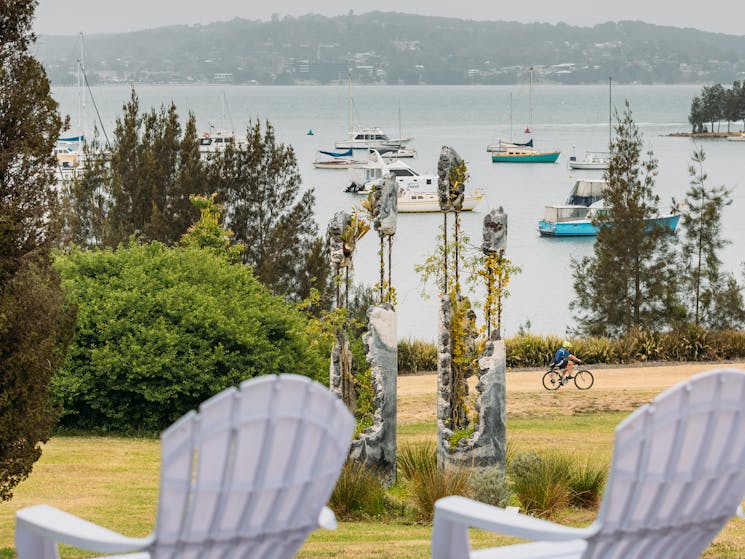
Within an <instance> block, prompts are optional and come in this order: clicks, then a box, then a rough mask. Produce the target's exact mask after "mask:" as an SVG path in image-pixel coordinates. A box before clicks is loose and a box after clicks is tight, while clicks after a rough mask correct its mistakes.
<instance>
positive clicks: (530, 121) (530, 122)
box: [525, 66, 533, 134]
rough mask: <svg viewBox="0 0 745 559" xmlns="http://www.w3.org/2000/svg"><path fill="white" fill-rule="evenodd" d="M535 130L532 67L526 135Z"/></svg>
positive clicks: (531, 70) (531, 68)
mask: <svg viewBox="0 0 745 559" xmlns="http://www.w3.org/2000/svg"><path fill="white" fill-rule="evenodd" d="M532 128H533V67H532V66H531V67H530V86H529V88H528V126H527V128H525V133H526V134H530V133H531V132H530V131H531V130H532Z"/></svg>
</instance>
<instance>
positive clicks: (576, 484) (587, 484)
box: [569, 460, 608, 509]
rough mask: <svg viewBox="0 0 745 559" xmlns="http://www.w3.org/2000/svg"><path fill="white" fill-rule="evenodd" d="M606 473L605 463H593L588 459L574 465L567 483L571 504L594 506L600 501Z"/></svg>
mask: <svg viewBox="0 0 745 559" xmlns="http://www.w3.org/2000/svg"><path fill="white" fill-rule="evenodd" d="M607 475H608V468H607V465H605V464H601V465H593V464H592V463H591V462H590V460H588V461H587V462H586V463H585V464H583V465H582V466H579V465H575V467H574V468H572V478H571V480H570V483H569V488H570V489H571V492H572V494H571V498H570V502H571V504H572V505H574V506H576V507H582V508H591V509H594V508H596V507H597V506H598V504H599V503H600V496H601V495H602V493H603V488H604V487H605V480H606V478H607Z"/></svg>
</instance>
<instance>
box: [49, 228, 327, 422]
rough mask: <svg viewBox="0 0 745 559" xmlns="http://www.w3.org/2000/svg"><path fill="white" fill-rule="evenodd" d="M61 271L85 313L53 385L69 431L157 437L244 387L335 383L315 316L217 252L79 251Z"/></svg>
mask: <svg viewBox="0 0 745 559" xmlns="http://www.w3.org/2000/svg"><path fill="white" fill-rule="evenodd" d="M57 268H58V269H59V271H60V275H61V276H62V280H63V286H64V287H65V288H66V289H67V290H68V293H69V300H70V303H71V304H73V305H76V306H77V307H78V321H77V324H76V331H75V335H74V338H73V342H72V344H71V346H70V351H69V354H68V357H67V360H66V362H65V365H64V367H63V368H62V370H61V371H60V373H59V374H58V375H56V376H55V377H54V378H53V383H52V394H53V396H54V399H55V401H56V402H57V403H60V404H62V406H63V408H64V409H63V415H62V418H61V423H62V425H63V426H66V427H73V428H80V429H86V430H93V431H112V430H113V431H143V430H144V431H151V432H157V431H159V430H161V429H163V428H164V427H166V426H168V425H169V424H170V423H172V422H173V421H174V420H175V419H177V418H178V417H180V416H181V415H182V414H184V413H186V412H187V411H189V410H190V409H193V408H195V407H196V406H197V405H198V404H199V403H200V402H202V401H204V400H206V399H207V398H208V397H210V396H211V395H213V394H215V393H217V392H219V391H220V390H223V389H224V388H226V387H228V386H231V385H235V384H237V383H239V382H241V381H242V380H244V379H247V378H251V377H254V376H258V375H263V374H268V373H281V372H293V373H298V374H303V375H308V376H316V378H323V377H322V376H321V375H323V376H326V375H327V374H328V373H327V372H326V371H327V370H328V369H327V367H328V365H327V363H328V361H327V358H328V357H327V356H328V354H326V355H323V356H320V355H318V354H317V353H316V354H314V353H313V352H312V350H311V349H309V347H311V344H310V343H309V341H308V340H307V336H305V334H304V333H303V331H304V330H303V329H304V327H305V325H306V319H305V318H304V317H303V315H301V314H300V313H299V311H297V310H295V309H294V308H292V307H290V306H289V305H288V304H287V303H286V302H285V301H284V300H283V299H281V298H279V297H275V296H272V295H271V294H270V293H269V292H268V290H267V289H266V288H265V287H263V286H262V285H261V284H260V283H259V282H258V280H256V279H255V278H254V276H253V274H252V273H251V269H250V268H249V267H247V266H243V265H239V264H231V263H230V262H229V261H228V260H227V259H226V258H225V257H221V256H219V255H217V254H215V253H214V252H211V251H207V250H201V249H195V248H167V247H165V246H164V245H162V244H160V243H151V244H148V245H143V246H137V245H133V246H130V247H128V248H120V249H118V250H116V251H112V250H103V251H88V252H82V251H74V252H72V253H71V254H70V255H67V256H62V257H60V258H59V259H58V261H57ZM324 369H325V370H324Z"/></svg>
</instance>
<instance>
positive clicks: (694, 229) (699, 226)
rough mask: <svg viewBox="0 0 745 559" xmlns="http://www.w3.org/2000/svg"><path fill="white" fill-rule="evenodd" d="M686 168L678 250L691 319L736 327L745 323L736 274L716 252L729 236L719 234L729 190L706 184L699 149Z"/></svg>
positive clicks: (707, 324)
mask: <svg viewBox="0 0 745 559" xmlns="http://www.w3.org/2000/svg"><path fill="white" fill-rule="evenodd" d="M691 159H692V161H693V163H692V164H691V166H690V167H689V168H688V173H689V174H690V176H691V179H692V180H691V187H690V189H689V190H688V192H687V193H686V198H685V204H684V208H685V209H684V210H683V212H682V222H683V229H684V234H683V238H682V241H681V252H682V257H683V260H684V262H685V263H686V273H685V274H682V275H681V283H682V287H683V288H684V292H685V293H690V294H691V297H690V298H689V299H688V301H687V305H686V306H687V307H688V314H689V317H690V318H689V320H690V321H691V322H693V323H694V324H695V325H697V326H699V325H701V326H705V327H706V328H708V329H712V330H723V329H726V328H737V327H740V326H741V325H742V324H743V322H745V310H744V308H743V300H742V293H741V289H740V286H739V285H738V283H737V280H736V279H735V277H734V275H733V274H731V273H726V272H723V271H722V269H721V266H722V261H721V259H720V258H719V254H718V253H719V251H720V250H721V249H722V248H724V247H725V246H726V245H727V244H728V241H726V240H724V239H723V238H722V233H721V229H722V218H721V216H722V210H723V209H724V208H725V207H726V206H729V205H730V204H731V203H732V198H731V190H730V189H727V188H726V187H724V186H717V187H708V186H707V185H706V180H707V178H708V177H707V175H706V173H705V172H704V161H705V160H706V155H705V154H704V150H703V149H698V150H695V151H694V152H693V157H692V158H691Z"/></svg>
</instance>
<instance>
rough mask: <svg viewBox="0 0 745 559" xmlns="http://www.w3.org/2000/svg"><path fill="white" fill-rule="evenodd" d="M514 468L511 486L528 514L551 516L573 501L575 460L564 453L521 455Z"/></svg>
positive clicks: (512, 469)
mask: <svg viewBox="0 0 745 559" xmlns="http://www.w3.org/2000/svg"><path fill="white" fill-rule="evenodd" d="M517 461H518V467H517V468H515V467H514V465H513V467H512V468H511V477H512V488H513V490H514V492H515V494H516V495H517V497H518V499H519V500H520V504H521V505H522V508H523V509H525V511H527V512H528V513H529V514H534V515H537V516H542V517H550V516H552V515H553V514H554V513H555V512H556V511H558V510H560V509H562V508H565V507H567V506H568V505H569V504H570V502H571V497H572V491H571V476H572V466H573V464H572V460H571V459H570V458H569V457H568V456H566V455H562V454H547V455H544V456H540V457H538V456H536V455H529V457H528V458H525V459H521V458H520V457H518V459H517Z"/></svg>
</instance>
